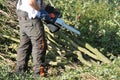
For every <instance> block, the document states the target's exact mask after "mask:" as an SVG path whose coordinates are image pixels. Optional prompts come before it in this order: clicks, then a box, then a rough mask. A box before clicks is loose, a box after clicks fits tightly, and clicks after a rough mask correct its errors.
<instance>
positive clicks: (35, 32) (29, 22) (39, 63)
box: [15, 0, 47, 76]
mask: <svg viewBox="0 0 120 80" xmlns="http://www.w3.org/2000/svg"><path fill="white" fill-rule="evenodd" d="M45 7H46V4H45V1H43V0H18V2H17V10H16V13H17V16H18V20H19V25H20V45H19V47H18V50H17V63H16V68H15V72H16V73H18V74H19V73H24V72H26V71H27V70H28V61H29V57H30V55H31V54H32V57H33V70H34V74H35V75H40V76H44V75H45V73H44V67H45V65H44V64H45V55H46V49H47V42H46V39H45V31H44V26H43V23H42V21H41V18H40V17H41V15H42V14H46V13H47V12H46V11H45V10H44V9H45Z"/></svg>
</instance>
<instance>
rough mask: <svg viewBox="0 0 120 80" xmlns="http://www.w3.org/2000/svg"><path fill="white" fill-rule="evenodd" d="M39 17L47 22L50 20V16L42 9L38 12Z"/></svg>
mask: <svg viewBox="0 0 120 80" xmlns="http://www.w3.org/2000/svg"><path fill="white" fill-rule="evenodd" d="M37 17H38V18H41V19H45V20H50V16H49V14H48V13H47V12H46V11H45V10H44V9H41V10H40V11H39V12H38V14H37Z"/></svg>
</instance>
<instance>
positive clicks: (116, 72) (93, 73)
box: [0, 58, 120, 80]
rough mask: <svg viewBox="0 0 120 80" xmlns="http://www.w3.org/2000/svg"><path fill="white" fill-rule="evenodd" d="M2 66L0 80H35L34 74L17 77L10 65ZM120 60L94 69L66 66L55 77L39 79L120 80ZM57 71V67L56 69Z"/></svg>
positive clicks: (117, 59) (0, 66) (2, 64)
mask: <svg viewBox="0 0 120 80" xmlns="http://www.w3.org/2000/svg"><path fill="white" fill-rule="evenodd" d="M0 62H1V65H0V72H1V73H0V79H1V80H21V79H24V80H34V78H33V76H32V74H33V72H32V71H31V72H29V73H25V74H24V76H23V75H21V74H19V75H16V74H14V73H13V72H12V68H11V67H10V65H5V64H4V63H3V61H1V60H0ZM119 63H120V58H116V59H115V60H114V61H113V63H111V64H102V65H98V64H96V65H93V66H92V67H87V66H83V67H80V66H78V67H76V68H75V69H72V68H70V67H69V66H66V69H65V71H64V72H62V71H61V70H60V69H59V71H57V73H58V72H60V73H59V74H56V75H55V74H54V72H55V71H54V70H52V73H53V74H54V75H50V74H47V77H45V78H42V77H39V79H40V80H87V79H90V80H119V79H120V64H119ZM54 68H55V67H54ZM55 69H57V67H56V68H55Z"/></svg>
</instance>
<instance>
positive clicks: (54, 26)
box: [44, 5, 80, 35]
mask: <svg viewBox="0 0 120 80" xmlns="http://www.w3.org/2000/svg"><path fill="white" fill-rule="evenodd" d="M45 11H46V12H48V14H49V16H50V19H49V20H44V21H45V23H46V26H47V27H48V28H49V30H50V32H52V33H54V32H57V31H59V29H60V28H66V29H67V30H70V31H72V32H74V33H76V34H78V35H80V32H79V31H78V30H76V29H75V28H73V27H72V26H69V25H67V24H65V22H64V20H63V19H62V18H61V17H62V15H61V13H60V11H59V9H56V8H54V7H52V6H51V5H47V6H46V8H45Z"/></svg>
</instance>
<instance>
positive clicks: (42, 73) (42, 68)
mask: <svg viewBox="0 0 120 80" xmlns="http://www.w3.org/2000/svg"><path fill="white" fill-rule="evenodd" d="M33 71H34V69H33ZM40 76H41V77H45V71H44V67H43V66H40V69H39V72H35V73H34V77H35V78H36V77H40Z"/></svg>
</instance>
